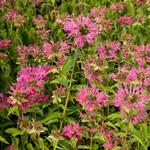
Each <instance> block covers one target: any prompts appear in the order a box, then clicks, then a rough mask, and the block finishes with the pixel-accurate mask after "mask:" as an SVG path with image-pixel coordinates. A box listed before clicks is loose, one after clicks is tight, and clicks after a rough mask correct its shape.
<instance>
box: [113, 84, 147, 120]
mask: <svg viewBox="0 0 150 150" xmlns="http://www.w3.org/2000/svg"><path fill="white" fill-rule="evenodd" d="M148 99H149V98H148V95H146V94H145V91H144V89H143V88H142V87H141V86H140V85H139V86H133V85H131V84H129V85H128V84H124V86H123V87H120V88H119V89H118V91H117V92H116V93H115V99H114V105H115V106H116V107H119V108H120V110H121V112H122V113H126V114H129V115H130V117H131V118H130V119H131V120H134V122H136V121H137V120H138V121H141V120H143V119H144V118H142V116H145V115H141V114H145V113H146V111H145V110H146V104H147V102H148ZM139 116H140V117H139Z"/></svg>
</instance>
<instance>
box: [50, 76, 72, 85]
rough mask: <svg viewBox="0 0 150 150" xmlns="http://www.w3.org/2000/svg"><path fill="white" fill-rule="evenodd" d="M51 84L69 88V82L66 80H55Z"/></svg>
mask: <svg viewBox="0 0 150 150" xmlns="http://www.w3.org/2000/svg"><path fill="white" fill-rule="evenodd" d="M51 83H53V84H61V85H64V86H66V87H67V86H68V83H69V81H68V80H67V79H64V78H58V79H55V80H53V81H51Z"/></svg>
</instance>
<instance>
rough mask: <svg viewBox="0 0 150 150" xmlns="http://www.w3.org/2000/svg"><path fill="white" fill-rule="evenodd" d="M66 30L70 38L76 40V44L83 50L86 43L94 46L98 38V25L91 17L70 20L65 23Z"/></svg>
mask: <svg viewBox="0 0 150 150" xmlns="http://www.w3.org/2000/svg"><path fill="white" fill-rule="evenodd" d="M64 30H65V31H66V32H67V33H68V38H70V37H71V38H72V37H73V38H74V44H75V45H77V46H79V47H80V48H82V47H83V46H84V44H85V43H88V44H92V43H93V40H94V38H95V37H97V36H98V29H97V27H96V24H95V23H93V22H92V20H91V19H90V18H89V17H84V16H79V17H77V18H75V19H71V18H68V19H67V21H66V22H65V23H64Z"/></svg>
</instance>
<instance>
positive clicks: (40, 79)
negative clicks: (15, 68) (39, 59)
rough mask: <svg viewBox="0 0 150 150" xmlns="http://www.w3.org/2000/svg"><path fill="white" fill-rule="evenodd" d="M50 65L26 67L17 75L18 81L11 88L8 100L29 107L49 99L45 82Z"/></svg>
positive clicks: (22, 106)
mask: <svg viewBox="0 0 150 150" xmlns="http://www.w3.org/2000/svg"><path fill="white" fill-rule="evenodd" d="M50 69H52V67H50V66H38V67H25V68H23V69H22V70H21V71H20V72H19V73H18V77H17V83H16V84H15V85H14V86H12V87H11V88H10V94H11V96H10V97H9V99H8V101H9V103H10V104H12V105H13V106H14V105H20V106H21V109H22V110H24V109H25V108H28V107H29V106H30V104H34V103H40V102H46V101H48V95H45V93H44V84H45V80H46V78H47V72H48V71H49V70H50Z"/></svg>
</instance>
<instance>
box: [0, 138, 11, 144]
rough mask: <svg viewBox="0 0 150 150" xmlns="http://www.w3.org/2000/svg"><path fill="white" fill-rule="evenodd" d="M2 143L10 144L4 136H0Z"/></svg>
mask: <svg viewBox="0 0 150 150" xmlns="http://www.w3.org/2000/svg"><path fill="white" fill-rule="evenodd" d="M0 141H1V142H3V143H5V144H9V143H8V142H7V141H6V139H5V138H3V137H2V136H0Z"/></svg>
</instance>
